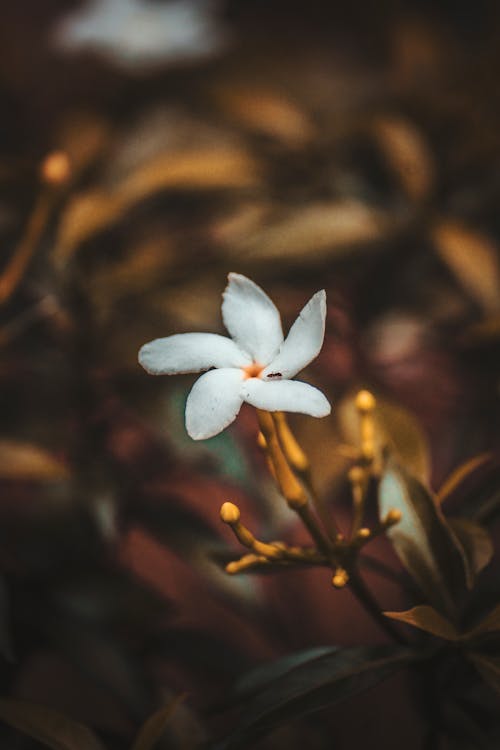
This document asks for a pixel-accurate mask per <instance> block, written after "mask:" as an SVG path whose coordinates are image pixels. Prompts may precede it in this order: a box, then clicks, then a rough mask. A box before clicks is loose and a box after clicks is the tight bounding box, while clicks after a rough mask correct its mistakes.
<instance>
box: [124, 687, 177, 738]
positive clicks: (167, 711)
mask: <svg viewBox="0 0 500 750" xmlns="http://www.w3.org/2000/svg"><path fill="white" fill-rule="evenodd" d="M184 698H185V696H184V695H178V696H177V697H176V698H174V699H173V700H171V701H169V702H168V703H167V705H166V706H164V707H163V708H160V710H159V711H156V712H155V713H154V714H152V715H151V716H150V717H149V719H147V720H146V721H145V722H144V724H143V726H142V727H141V729H140V730H139V734H138V735H137V737H136V739H135V741H134V744H133V745H132V750H152V749H153V748H154V746H155V745H156V743H157V742H158V741H159V740H160V739H161V737H162V735H163V732H164V731H165V729H166V727H167V724H168V723H169V721H170V719H171V718H172V716H173V715H174V713H175V711H176V710H177V707H178V706H179V704H180V703H181V702H182V701H183V700H184Z"/></svg>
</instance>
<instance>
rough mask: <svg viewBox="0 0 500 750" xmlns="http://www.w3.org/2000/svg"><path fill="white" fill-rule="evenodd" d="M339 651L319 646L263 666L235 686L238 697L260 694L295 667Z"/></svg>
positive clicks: (248, 674) (244, 676) (248, 673)
mask: <svg viewBox="0 0 500 750" xmlns="http://www.w3.org/2000/svg"><path fill="white" fill-rule="evenodd" d="M338 651H339V649H338V647H336V646H317V647H315V648H308V649H305V650H304V651H296V652H295V653H293V654H289V655H288V656H284V657H282V658H281V659H278V660H277V661H273V662H271V663H270V664H263V665H261V666H259V667H256V668H255V669H252V671H251V672H247V674H245V675H243V677H241V678H240V679H239V680H238V682H237V683H236V686H235V692H236V695H237V696H238V697H239V698H248V697H249V696H250V695H253V694H254V693H258V692H259V691H260V690H262V688H264V687H265V686H266V685H268V684H269V683H270V682H274V681H275V680H279V679H282V678H283V677H284V676H285V675H287V674H288V672H290V671H291V670H293V669H295V667H298V666H300V665H301V664H306V663H307V662H309V661H311V660H313V659H316V658H317V657H318V656H326V655H327V654H336V653H337V652H338Z"/></svg>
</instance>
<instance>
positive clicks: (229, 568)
mask: <svg viewBox="0 0 500 750" xmlns="http://www.w3.org/2000/svg"><path fill="white" fill-rule="evenodd" d="M239 569H240V568H239V565H238V561H237V560H235V561H233V562H230V563H228V564H227V565H226V573H237V572H238V571H239Z"/></svg>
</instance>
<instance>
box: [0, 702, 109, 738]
mask: <svg viewBox="0 0 500 750" xmlns="http://www.w3.org/2000/svg"><path fill="white" fill-rule="evenodd" d="M0 719H1V720H2V721H4V722H5V723H6V724H8V725H9V726H11V727H14V729H18V730H19V731H20V732H23V733H24V734H27V735H28V736H29V737H32V738H33V739H34V740H37V741H38V742H41V743H42V744H43V745H47V747H51V748H52V749H53V750H105V748H104V745H102V744H101V742H100V740H98V739H97V737H96V735H95V734H94V733H93V732H92V731H91V730H90V729H89V728H88V727H86V726H84V725H83V724H79V723H78V722H77V721H73V720H72V719H69V718H68V717H67V716H64V714H61V713H59V712H58V711H54V710H53V709H51V708H46V707H45V706H38V705H35V704H34V703H24V702H23V701H17V700H7V699H5V700H0Z"/></svg>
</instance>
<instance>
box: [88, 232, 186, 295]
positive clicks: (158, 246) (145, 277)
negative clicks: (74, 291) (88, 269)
mask: <svg viewBox="0 0 500 750" xmlns="http://www.w3.org/2000/svg"><path fill="white" fill-rule="evenodd" d="M174 260H175V248H174V247H173V245H172V243H171V241H170V240H169V238H168V237H158V238H157V239H149V240H147V241H145V242H144V243H142V244H140V245H138V246H135V247H133V249H132V251H131V252H130V253H129V254H128V255H127V257H126V258H124V259H123V260H121V261H120V262H118V263H111V264H108V265H106V266H105V267H104V268H101V269H99V270H98V271H96V273H94V274H93V276H92V279H91V281H90V293H91V295H92V297H93V298H94V299H95V300H96V301H99V302H102V303H104V304H105V305H106V307H107V308H112V307H113V305H115V304H116V302H117V301H118V300H120V299H123V298H124V297H127V296H128V295H131V294H138V293H139V294H140V293H143V294H144V293H145V291H147V289H148V287H150V286H155V285H156V284H157V283H158V278H159V276H160V277H161V274H163V275H165V273H166V272H167V271H168V269H169V268H171V267H172V264H173V262H174Z"/></svg>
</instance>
